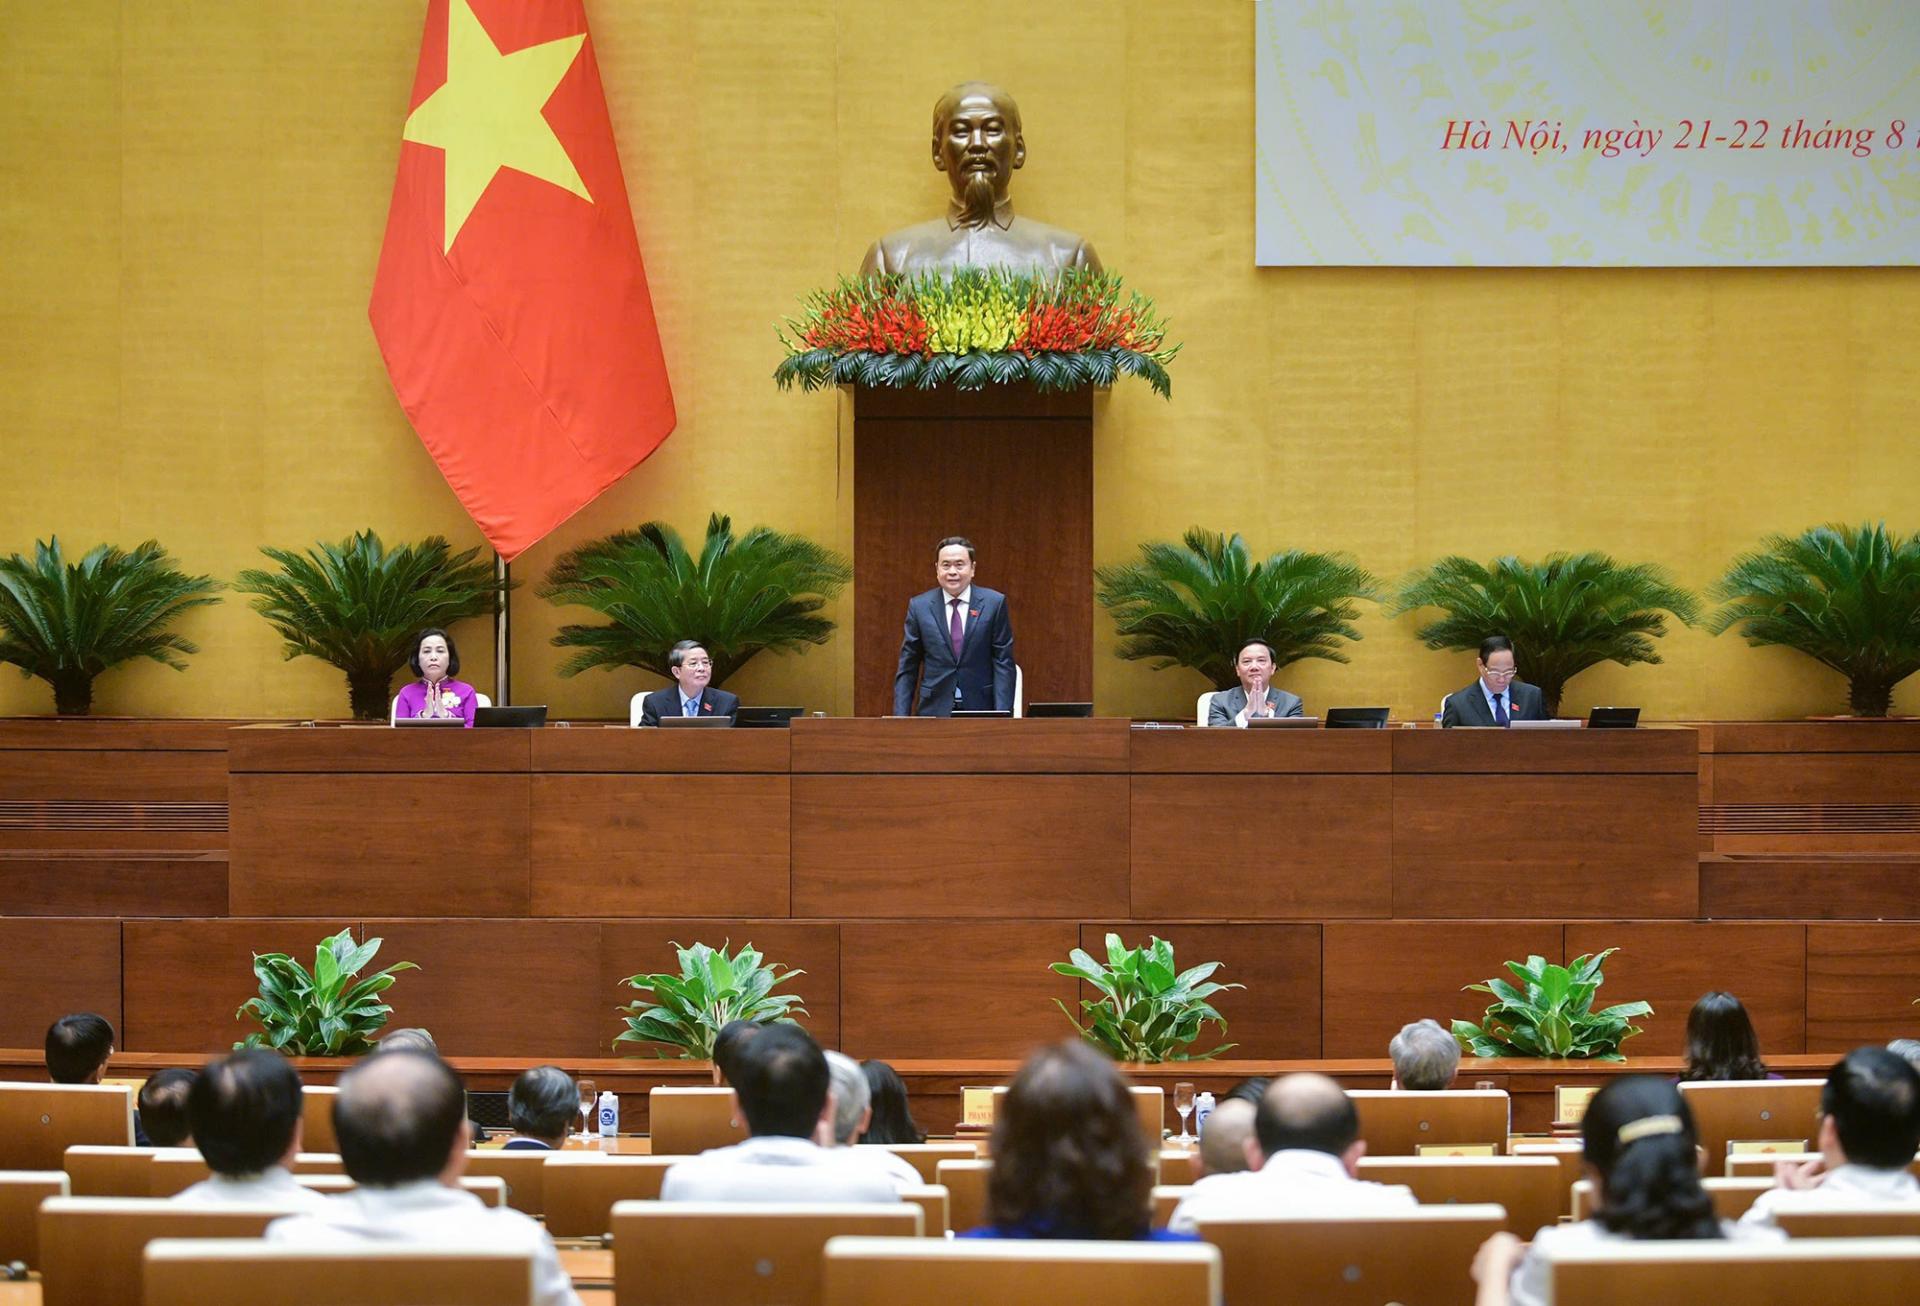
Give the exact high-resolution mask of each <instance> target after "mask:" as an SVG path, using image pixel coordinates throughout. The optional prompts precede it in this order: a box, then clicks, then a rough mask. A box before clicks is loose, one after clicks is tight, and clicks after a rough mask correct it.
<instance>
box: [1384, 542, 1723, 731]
mask: <svg viewBox="0 0 1920 1306" xmlns="http://www.w3.org/2000/svg"><path fill="white" fill-rule="evenodd" d="M1421 608H1439V609H1440V610H1441V612H1442V613H1443V615H1442V616H1440V617H1439V618H1437V619H1436V620H1434V621H1431V622H1428V623H1427V624H1426V625H1424V626H1422V627H1420V629H1419V630H1418V631H1417V632H1416V634H1417V635H1418V638H1419V639H1420V641H1421V642H1422V643H1423V644H1425V645H1426V646H1427V647H1428V648H1432V649H1459V650H1466V649H1477V648H1479V647H1480V642H1481V641H1482V640H1484V639H1485V638H1486V637H1487V636H1489V635H1505V636H1507V637H1508V638H1509V639H1511V640H1512V641H1513V652H1514V662H1515V664H1516V666H1517V667H1518V669H1519V672H1520V679H1522V680H1524V681H1525V682H1526V683H1528V684H1530V685H1534V686H1536V687H1537V688H1538V689H1539V690H1540V695H1541V697H1542V698H1543V699H1544V700H1545V702H1546V709H1547V713H1548V715H1550V716H1551V715H1556V714H1558V713H1559V711H1560V699H1561V696H1562V695H1563V694H1564V693H1565V691H1566V687H1567V682H1568V681H1569V680H1571V679H1573V678H1574V677H1575V676H1577V675H1579V674H1580V673H1581V672H1582V671H1585V670H1586V669H1587V668H1588V667H1591V666H1595V665H1597V664H1599V663H1601V662H1618V663H1620V664H1621V665H1622V666H1631V665H1633V664H1634V663H1639V662H1648V663H1653V662H1658V661H1660V654H1659V652H1658V651H1657V650H1656V648H1655V643H1654V641H1656V640H1658V639H1661V638H1663V637H1664V636H1665V635H1666V633H1667V618H1668V617H1669V616H1671V617H1674V618H1676V619H1677V620H1679V621H1681V622H1683V623H1685V624H1687V625H1692V624H1693V622H1694V620H1695V619H1696V618H1697V617H1698V616H1699V615H1700V600H1699V599H1698V598H1696V597H1695V596H1694V595H1693V594H1692V593H1691V592H1690V591H1688V590H1686V589H1685V588H1683V587H1681V586H1680V585H1678V584H1676V583H1675V582H1674V581H1673V579H1672V578H1671V577H1670V576H1668V575H1667V573H1666V572H1665V571H1663V570H1662V569H1661V568H1659V567H1656V566H1654V565H1652V564H1651V563H1631V564H1630V563H1622V562H1616V561H1614V560H1613V559H1612V558H1610V557H1608V556H1607V555H1606V554H1604V553H1572V554H1569V553H1555V554H1551V555H1549V556H1548V557H1547V558H1545V559H1543V560H1541V561H1539V562H1526V561H1522V560H1521V559H1519V558H1514V557H1505V558H1495V559H1494V560H1493V561H1492V562H1490V563H1480V562H1475V561H1474V560H1473V559H1471V558H1462V557H1457V556H1455V557H1446V558H1442V559H1440V560H1439V561H1438V562H1436V563H1434V564H1433V565H1432V566H1431V567H1428V568H1425V569H1424V570H1421V571H1418V572H1415V573H1414V574H1413V575H1412V576H1411V577H1409V578H1408V579H1407V580H1406V581H1405V582H1404V583H1403V584H1402V585H1401V586H1400V590H1399V593H1398V594H1397V595H1396V596H1395V598H1394V601H1393V604H1392V607H1391V614H1392V615H1393V616H1396V617H1397V616H1402V615H1404V614H1406V613H1409V612H1414V611H1417V610H1419V609H1421Z"/></svg>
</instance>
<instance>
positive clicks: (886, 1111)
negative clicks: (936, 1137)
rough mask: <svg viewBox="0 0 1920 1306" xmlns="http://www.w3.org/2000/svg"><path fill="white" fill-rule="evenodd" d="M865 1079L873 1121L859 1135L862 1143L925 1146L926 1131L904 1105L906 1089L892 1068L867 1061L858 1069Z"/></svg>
mask: <svg viewBox="0 0 1920 1306" xmlns="http://www.w3.org/2000/svg"><path fill="white" fill-rule="evenodd" d="M860 1070H861V1073H862V1074H864V1075H866V1077H867V1093H868V1096H869V1097H870V1098H871V1099H872V1103H873V1119H872V1120H870V1121H868V1122H867V1127H866V1130H865V1131H864V1132H863V1133H861V1135H860V1141H861V1142H863V1143H924V1142H926V1141H927V1133H926V1130H924V1129H922V1128H920V1126H919V1125H917V1124H915V1123H914V1120H913V1108H912V1106H911V1105H910V1104H909V1103H908V1101H907V1085H906V1082H905V1081H904V1080H902V1079H901V1078H900V1076H899V1075H898V1074H897V1073H895V1071H894V1068H893V1067H892V1066H890V1065H888V1064H887V1063H886V1062H884V1061H867V1062H863V1063H862V1064H861V1066H860Z"/></svg>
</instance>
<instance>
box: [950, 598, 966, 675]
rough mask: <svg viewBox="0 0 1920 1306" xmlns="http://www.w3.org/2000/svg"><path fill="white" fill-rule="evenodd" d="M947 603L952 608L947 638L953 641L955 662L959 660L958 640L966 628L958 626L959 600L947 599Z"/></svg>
mask: <svg viewBox="0 0 1920 1306" xmlns="http://www.w3.org/2000/svg"><path fill="white" fill-rule="evenodd" d="M947 603H948V605H949V606H951V607H952V608H953V620H951V621H949V622H948V623H947V637H948V638H949V639H951V640H952V641H953V657H954V661H956V662H957V661H959V660H960V639H961V637H962V636H963V635H964V634H965V633H966V628H965V627H964V626H962V625H961V624H960V600H959V599H948V600H947Z"/></svg>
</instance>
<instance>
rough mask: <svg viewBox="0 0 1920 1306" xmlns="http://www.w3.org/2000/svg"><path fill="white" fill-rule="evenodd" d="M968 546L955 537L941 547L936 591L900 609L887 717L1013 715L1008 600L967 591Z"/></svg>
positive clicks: (981, 589)
mask: <svg viewBox="0 0 1920 1306" xmlns="http://www.w3.org/2000/svg"><path fill="white" fill-rule="evenodd" d="M973 571H974V554H973V545H972V544H971V543H970V542H969V541H967V540H965V539H962V538H961V537H960V536H958V535H952V536H949V537H947V538H946V539H944V540H941V541H940V545H939V551H938V553H937V555H936V562H935V566H934V576H935V578H936V579H937V580H939V582H940V586H939V588H938V589H930V590H928V591H927V592H926V593H924V594H916V595H914V596H913V598H912V599H910V600H908V602H907V631H906V636H905V638H904V639H902V640H901V642H900V669H899V671H897V672H896V673H895V674H894V677H893V714H894V715H895V716H908V715H910V714H913V713H914V711H915V709H914V703H913V686H914V679H915V678H916V677H918V678H919V682H920V706H919V709H918V715H920V716H952V715H953V714H954V712H955V711H956V710H958V711H962V712H1011V711H1012V710H1013V623H1012V621H1011V620H1010V619H1009V617H1008V616H1007V597H1006V595H1004V594H1002V593H1000V592H999V591H998V590H990V589H987V588H986V587H985V586H981V585H975V584H974V583H973Z"/></svg>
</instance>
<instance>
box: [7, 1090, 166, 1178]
mask: <svg viewBox="0 0 1920 1306" xmlns="http://www.w3.org/2000/svg"><path fill="white" fill-rule="evenodd" d="M78 1144H92V1145H94V1146H99V1147H132V1146H133V1094H132V1092H130V1091H129V1090H128V1089H126V1088H125V1087H122V1086H120V1085H107V1084H11V1083H0V1170H58V1169H60V1168H61V1167H62V1166H63V1165H65V1163H66V1155H67V1149H68V1148H69V1147H73V1146H76V1145H78Z"/></svg>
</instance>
